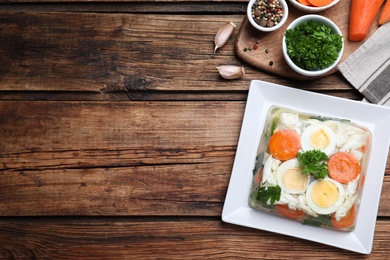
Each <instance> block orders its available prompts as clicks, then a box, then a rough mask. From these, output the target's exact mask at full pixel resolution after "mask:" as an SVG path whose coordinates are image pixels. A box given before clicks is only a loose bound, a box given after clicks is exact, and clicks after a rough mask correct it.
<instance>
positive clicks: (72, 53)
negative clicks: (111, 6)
mask: <svg viewBox="0 0 390 260" xmlns="http://www.w3.org/2000/svg"><path fill="white" fill-rule="evenodd" d="M0 17H1V18H0V22H1V23H0V57H1V61H2V62H1V63H0V91H3V92H4V91H7V92H8V91H10V92H12V93H11V94H13V95H14V97H15V98H17V96H16V93H17V92H21V91H34V92H36V91H40V92H42V91H44V92H47V91H51V92H56V91H61V92H88V93H91V92H93V93H101V97H97V98H99V99H106V98H107V97H109V98H113V99H118V98H119V99H122V98H123V97H124V96H123V95H122V94H123V93H129V94H128V95H127V98H130V99H132V97H133V96H132V93H133V92H136V93H138V94H137V95H135V96H136V97H137V98H139V97H140V98H141V99H143V100H148V98H150V96H148V94H145V92H146V91H154V93H167V92H168V93H169V92H177V91H181V92H188V91H196V92H199V91H214V92H222V91H244V92H245V91H246V90H247V89H248V86H249V83H250V81H251V80H253V79H262V80H265V81H269V82H278V83H279V84H284V83H285V85H289V86H292V87H297V88H302V89H308V90H311V91H319V92H328V91H330V93H336V95H340V96H344V95H345V96H346V97H347V98H353V99H359V98H361V96H360V94H359V93H358V92H357V91H356V90H354V89H353V88H352V87H351V86H350V85H349V84H348V83H347V82H346V81H345V80H344V79H343V78H342V77H341V75H339V74H338V75H332V76H331V77H327V78H326V80H325V79H322V80H318V81H313V82H305V83H299V82H291V81H288V80H283V79H280V78H278V77H277V76H274V75H270V74H267V73H265V72H262V71H259V70H257V69H255V68H253V67H251V66H249V65H247V64H244V63H242V62H241V61H240V60H239V59H237V58H236V56H235V53H234V38H235V36H236V33H237V31H238V30H236V32H235V33H234V34H233V36H232V39H231V40H230V41H229V42H228V44H227V45H226V46H224V47H223V48H221V49H220V50H219V51H218V53H217V54H216V55H214V54H213V51H212V50H213V44H214V43H213V39H214V35H215V33H216V31H217V30H218V28H219V27H220V26H221V25H222V24H223V23H225V22H226V21H230V20H231V21H234V22H235V23H236V24H237V26H240V24H241V21H242V15H230V14H227V15H212V16H210V15H196V16H194V15H172V14H169V15H154V14H99V13H89V12H86V13H84V12H81V13H67V12H61V16H59V15H58V13H57V12H43V13H42V12H27V13H19V12H1V11H0ZM221 64H237V65H243V66H244V67H245V69H246V72H247V73H246V75H245V76H244V78H243V79H240V80H235V81H226V80H224V79H222V78H221V77H220V76H219V74H218V73H217V70H216V68H215V67H216V66H217V65H221ZM211 80H212V81H213V84H210V81H211ZM15 92H16V93H15ZM107 93H109V94H110V96H107V95H106V94H107ZM328 93H329V92H328ZM25 99H27V97H25ZM157 99H158V98H157ZM241 100H242V99H241Z"/></svg>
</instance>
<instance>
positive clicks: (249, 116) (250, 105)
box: [222, 80, 390, 254]
mask: <svg viewBox="0 0 390 260" xmlns="http://www.w3.org/2000/svg"><path fill="white" fill-rule="evenodd" d="M302 100H305V101H306V102H307V103H306V104H305V102H302ZM319 101H322V102H324V101H326V102H329V103H332V104H333V105H343V106H347V108H348V109H346V110H349V111H351V110H352V111H353V113H352V114H351V112H348V111H343V113H341V114H342V115H347V117H344V116H342V117H344V118H348V119H350V120H351V121H352V122H355V123H357V124H359V125H363V126H365V127H367V128H368V129H369V130H370V131H371V133H372V147H371V158H370V160H369V164H368V167H367V174H370V172H375V171H378V170H379V172H383V174H376V175H374V174H373V173H371V175H372V178H366V183H365V185H364V188H363V193H362V197H361V205H360V213H359V215H358V219H357V225H356V229H355V230H354V231H352V232H342V231H337V230H330V229H325V228H318V227H312V226H307V225H302V224H301V223H299V222H296V221H291V220H288V219H284V218H281V217H278V216H275V215H271V214H269V213H266V212H262V211H259V210H255V209H252V208H250V207H249V205H248V196H249V187H250V184H251V181H252V176H253V175H252V168H253V165H254V161H255V157H256V151H257V144H258V143H259V141H260V138H261V133H262V131H263V128H264V124H265V119H266V115H267V113H268V109H269V107H270V106H272V105H278V106H282V107H288V108H291V109H294V110H296V111H299V112H309V113H314V114H319V115H323V116H330V117H338V118H340V115H336V114H335V112H337V111H338V108H337V107H336V106H328V105H327V104H323V103H321V102H319ZM316 104H317V106H316V108H315V109H314V111H313V110H312V109H313V105H316ZM323 107H327V112H319V111H320V110H321V109H322V108H323ZM256 109H258V110H256ZM355 109H364V110H365V111H369V112H376V113H377V116H370V120H371V121H370V120H367V118H365V115H366V113H356V110H355ZM259 111H260V112H259ZM338 114H339V113H338ZM353 114H354V115H355V116H354V115H353ZM348 115H350V116H348ZM253 124H257V127H256V126H255V127H251V126H252V125H253ZM383 124H384V125H386V124H390V108H389V107H383V106H379V105H374V104H370V103H363V102H360V101H355V100H349V99H345V98H340V97H334V96H329V95H325V94H320V93H315V92H310V91H306V90H301V89H296V88H292V87H288V86H283V85H279V84H275V83H270V82H266V81H261V80H252V81H251V83H250V87H249V93H248V98H247V103H246V107H245V110H244V117H243V121H242V126H241V131H240V136H239V140H238V145H237V150H236V155H235V159H234V163H233V168H232V172H231V177H230V181H229V186H228V189H227V193H226V198H225V203H224V206H223V209H222V220H223V221H224V222H226V223H230V224H236V225H241V226H246V227H251V228H255V229H259V230H264V231H269V232H273V233H278V234H281V235H287V236H292V237H297V238H301V239H303V240H310V241H314V242H318V243H322V244H326V245H329V246H333V247H337V248H342V249H346V250H350V251H354V252H357V253H361V254H370V253H371V251H372V244H373V240H374V233H375V226H376V217H377V212H378V208H379V201H380V195H381V191H382V185H383V177H384V174H385V167H386V162H387V156H388V151H389V149H388V147H389V144H390V132H386V131H384V128H383V127H382V128H381V127H380V126H382V125H383ZM379 136H380V137H379ZM248 139H250V140H248ZM384 139H386V140H387V144H386V142H384V141H383V140H384ZM248 148H249V149H248ZM249 151H250V156H247V153H248V152H249ZM381 154H382V156H380V155H381ZM244 155H245V156H244ZM375 156H377V157H379V158H377V157H375ZM378 161H379V162H378ZM374 168H375V170H373V169H374ZM378 168H379V169H378ZM243 169H244V172H245V174H243V175H242V176H241V175H240V172H242V171H243ZM371 175H370V176H371ZM378 186H379V187H380V188H379V189H378V188H377V187H378ZM375 187H376V190H375V189H374V190H373V191H372V189H373V188H375ZM243 189H245V190H246V191H247V192H245V193H241V194H242V195H241V196H235V192H236V190H241V191H242V190H243ZM368 194H370V198H369V199H368ZM373 195H374V196H373ZM368 200H369V201H368ZM368 202H369V203H368ZM275 219H278V220H277V221H278V225H277V228H274V227H270V225H269V221H274V220H275ZM259 220H260V221H259ZM261 221H268V222H266V223H267V225H264V224H262V223H261ZM367 221H368V222H369V223H371V224H369V225H367V224H366V223H367ZM362 222H365V225H364V226H363V224H360V223H362ZM359 224H360V225H359ZM286 227H287V228H289V230H288V231H285V232H283V231H281V229H282V228H286ZM296 231H298V233H293V232H296ZM299 231H300V233H304V235H302V234H300V233H299ZM303 231H304V232H303ZM317 233H321V236H319V235H318V234H317ZM335 236H337V237H338V238H340V239H334V237H335ZM340 240H343V241H344V242H346V243H341V244H340ZM335 241H336V242H335Z"/></svg>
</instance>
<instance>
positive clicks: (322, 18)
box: [282, 14, 344, 77]
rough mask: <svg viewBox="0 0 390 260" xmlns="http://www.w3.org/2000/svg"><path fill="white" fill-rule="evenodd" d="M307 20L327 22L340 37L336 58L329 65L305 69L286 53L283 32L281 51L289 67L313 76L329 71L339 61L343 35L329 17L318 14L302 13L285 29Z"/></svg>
mask: <svg viewBox="0 0 390 260" xmlns="http://www.w3.org/2000/svg"><path fill="white" fill-rule="evenodd" d="M308 20H315V21H318V22H320V23H324V24H327V25H328V26H330V27H331V29H332V31H333V32H335V33H337V34H339V35H340V36H341V39H342V45H341V50H340V51H339V55H338V58H337V59H336V60H335V61H334V62H333V64H332V65H330V66H329V67H327V68H325V69H322V70H305V69H302V68H300V67H299V66H298V65H296V64H295V63H294V62H293V61H292V59H291V58H290V56H289V55H288V54H287V44H286V34H285V33H284V34H283V39H282V52H283V57H284V59H285V60H286V62H287V64H288V65H289V66H290V68H292V69H293V70H294V71H296V72H298V73H299V74H302V75H305V76H311V77H315V76H320V75H323V74H325V73H327V72H329V71H330V70H332V69H333V68H334V67H335V66H336V65H337V64H338V63H339V62H340V60H341V57H342V56H343V53H344V36H343V34H342V32H341V30H340V28H339V27H338V26H337V25H336V24H335V23H334V22H333V21H332V20H330V19H329V18H327V17H325V16H322V15H318V14H307V15H303V16H300V17H298V18H296V19H295V20H294V21H292V22H291V23H290V24H289V25H288V26H287V28H286V31H287V30H289V29H292V28H295V27H296V26H297V25H298V24H300V23H302V22H305V21H308Z"/></svg>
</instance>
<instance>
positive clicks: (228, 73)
mask: <svg viewBox="0 0 390 260" xmlns="http://www.w3.org/2000/svg"><path fill="white" fill-rule="evenodd" d="M217 70H218V72H219V74H220V75H221V76H222V77H223V78H225V79H238V78H241V77H242V76H243V75H244V74H245V69H244V67H242V66H235V65H221V66H219V67H217Z"/></svg>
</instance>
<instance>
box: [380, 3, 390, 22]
mask: <svg viewBox="0 0 390 260" xmlns="http://www.w3.org/2000/svg"><path fill="white" fill-rule="evenodd" d="M388 21H390V1H389V0H387V1H386V3H385V5H384V6H383V9H382V11H381V14H380V15H379V22H378V24H379V25H382V24H385V23H387V22H388Z"/></svg>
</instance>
